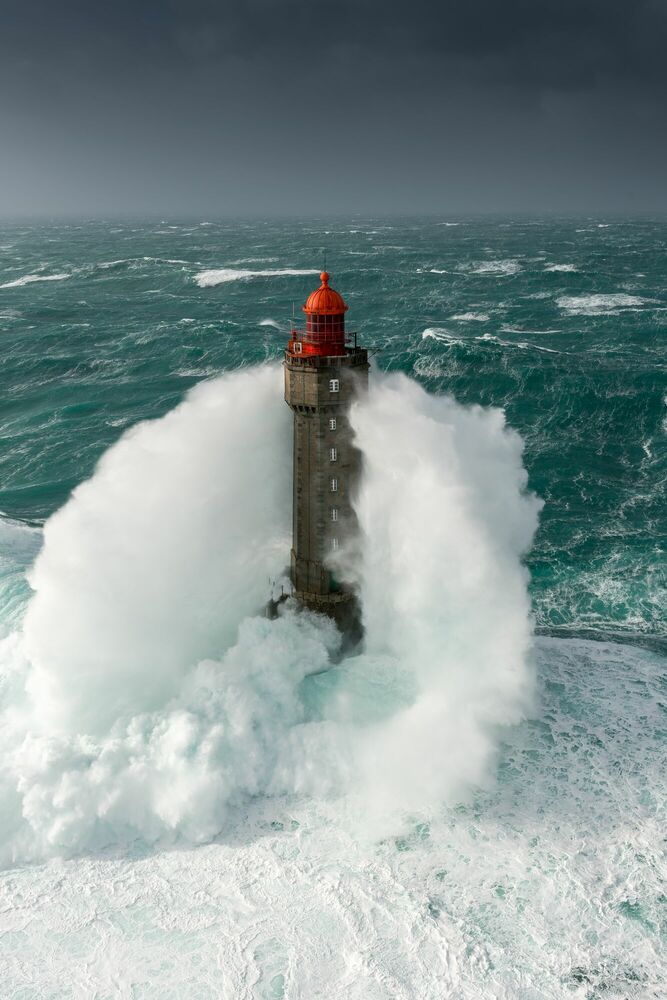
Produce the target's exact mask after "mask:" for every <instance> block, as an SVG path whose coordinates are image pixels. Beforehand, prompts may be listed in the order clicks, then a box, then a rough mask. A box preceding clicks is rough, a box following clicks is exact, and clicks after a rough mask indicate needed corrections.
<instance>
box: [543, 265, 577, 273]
mask: <svg viewBox="0 0 667 1000" xmlns="http://www.w3.org/2000/svg"><path fill="white" fill-rule="evenodd" d="M544 270H545V271H558V272H559V273H563V274H565V273H567V274H570V273H572V272H574V271H578V270H579V268H578V267H577V265H576V264H545V265H544Z"/></svg>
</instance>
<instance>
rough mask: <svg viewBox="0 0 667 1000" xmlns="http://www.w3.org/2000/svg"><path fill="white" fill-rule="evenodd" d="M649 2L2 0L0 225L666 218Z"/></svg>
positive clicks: (654, 2)
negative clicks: (99, 218) (474, 215)
mask: <svg viewBox="0 0 667 1000" xmlns="http://www.w3.org/2000/svg"><path fill="white" fill-rule="evenodd" d="M666 96H667V0H408V2H396V0H384V2H382V0H330V2H328V3H327V2H320V0H217V2H213V0H113V2H106V0H0V216H5V217H6V216H10V215H13V216H24V215H37V216H56V215H68V214H76V215H88V216H90V215H105V216H107V215H110V214H112V213H132V214H142V213H143V214H156V213H157V214H160V215H169V216H170V217H177V216H180V217H189V216H200V215H201V216H208V217H214V216H225V215H230V214H232V215H243V214H249V213H252V214H267V213H270V214H294V215H312V214H330V213H341V214H348V213H358V212H361V213H385V212H387V213H390V212H394V213H435V214H441V213H443V212H445V213H452V214H454V213H467V212H471V211H480V212H489V211H491V212H504V211H508V212H515V211H526V212H532V213H537V212H558V213H568V212H572V213H580V212H586V213H595V212H606V213H633V212H652V213H658V212H659V213H664V212H665V211H667V166H666V162H667V156H666V154H667V113H666V112H667V102H666Z"/></svg>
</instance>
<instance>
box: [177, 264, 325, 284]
mask: <svg viewBox="0 0 667 1000" xmlns="http://www.w3.org/2000/svg"><path fill="white" fill-rule="evenodd" d="M306 274H319V271H317V270H313V268H308V269H303V268H294V267H284V268H279V269H278V268H277V269H275V270H266V271H249V270H245V269H240V268H238V269H237V268H233V267H221V268H217V269H215V270H210V271H200V272H199V274H196V275H195V277H194V280H195V281H196V283H197V284H198V285H199V287H200V288H212V287H214V286H215V285H224V284H227V282H230V281H249V280H251V279H252V278H281V277H297V276H302V275H306Z"/></svg>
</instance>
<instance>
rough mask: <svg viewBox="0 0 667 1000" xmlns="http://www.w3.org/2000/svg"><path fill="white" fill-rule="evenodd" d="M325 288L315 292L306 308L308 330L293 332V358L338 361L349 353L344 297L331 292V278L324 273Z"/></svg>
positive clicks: (290, 346) (322, 275) (291, 345)
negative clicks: (328, 358) (346, 343)
mask: <svg viewBox="0 0 667 1000" xmlns="http://www.w3.org/2000/svg"><path fill="white" fill-rule="evenodd" d="M320 279H321V281H322V284H321V285H320V287H319V288H316V289H315V291H314V292H311V293H310V295H309V296H308V298H307V299H306V303H305V305H304V306H303V307H302V308H303V311H304V312H305V314H306V328H305V330H292V337H291V340H290V342H289V347H288V351H289V352H290V354H305V355H318V356H320V357H337V356H341V355H344V354H345V353H346V350H345V313H346V312H347V304H346V303H345V300H344V299H343V296H342V295H340V293H339V292H337V291H335V290H334V289H333V288H329V275H328V273H327V272H326V271H322V274H321V275H320Z"/></svg>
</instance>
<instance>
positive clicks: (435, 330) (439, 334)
mask: <svg viewBox="0 0 667 1000" xmlns="http://www.w3.org/2000/svg"><path fill="white" fill-rule="evenodd" d="M422 340H441V341H443V343H446V344H462V343H463V341H462V340H460V339H459V338H458V337H455V336H453V334H451V333H450V332H449V331H448V330H443V329H441V328H440V327H437V326H429V327H427V328H426V329H425V330H423V331H422Z"/></svg>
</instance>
